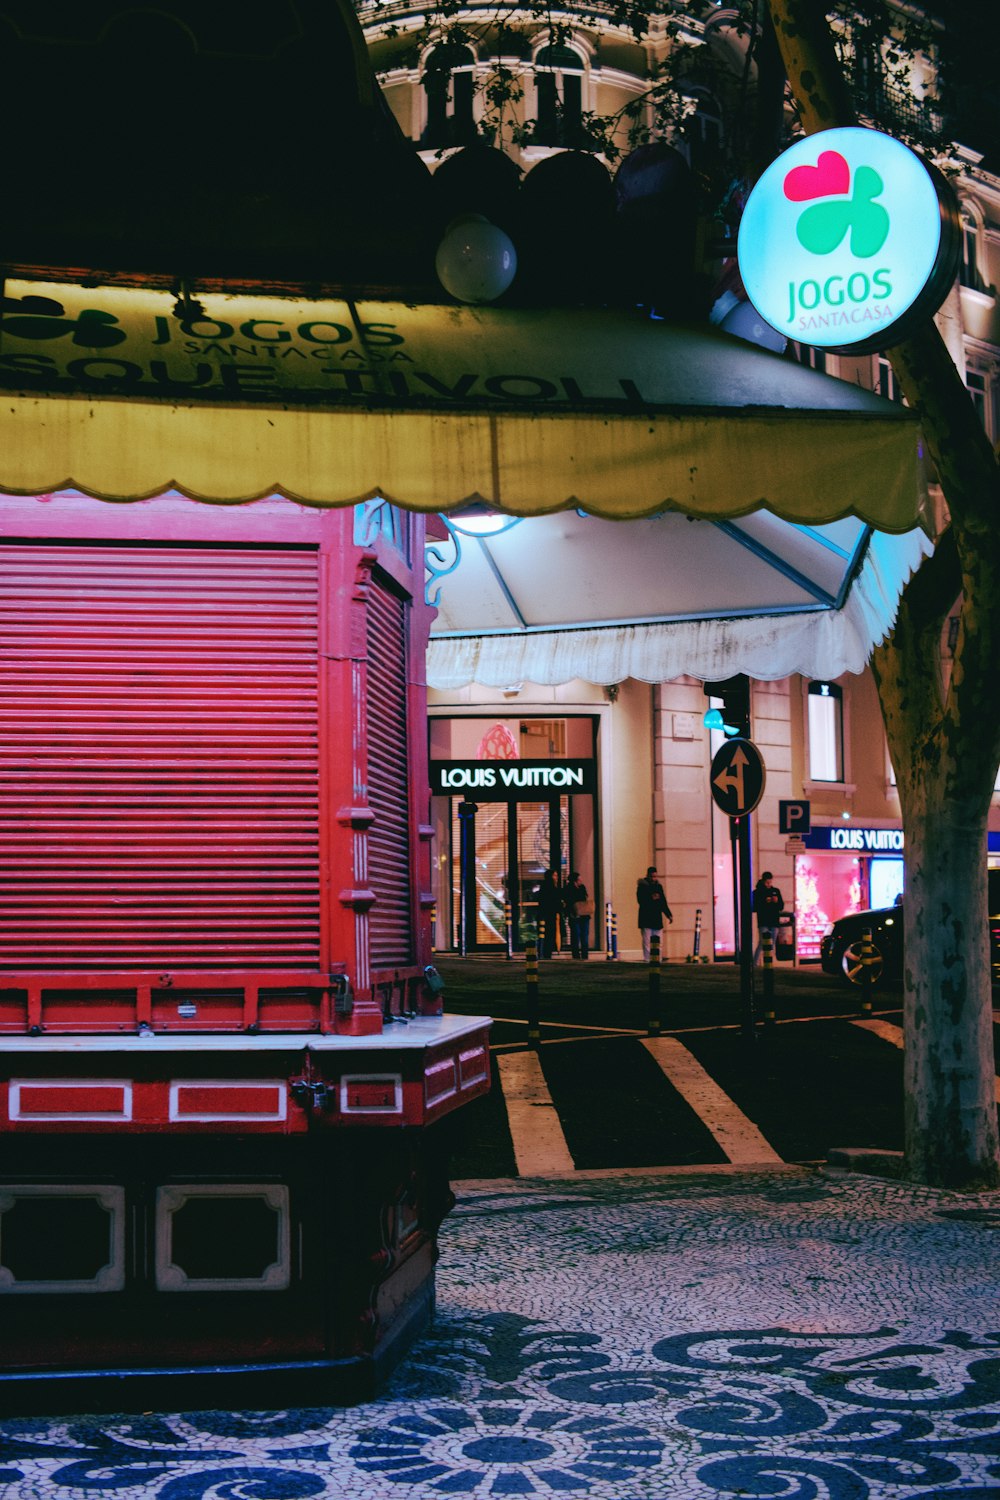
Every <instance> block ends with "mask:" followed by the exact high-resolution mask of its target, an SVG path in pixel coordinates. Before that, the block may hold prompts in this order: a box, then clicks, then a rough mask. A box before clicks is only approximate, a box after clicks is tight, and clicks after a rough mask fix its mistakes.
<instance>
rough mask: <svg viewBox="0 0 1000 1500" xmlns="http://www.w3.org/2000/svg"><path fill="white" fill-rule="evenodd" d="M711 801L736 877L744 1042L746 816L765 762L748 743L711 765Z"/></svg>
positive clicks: (758, 793) (747, 1005) (731, 743)
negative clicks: (726, 834) (726, 830)
mask: <svg viewBox="0 0 1000 1500" xmlns="http://www.w3.org/2000/svg"><path fill="white" fill-rule="evenodd" d="M709 775H710V778H711V792H712V799H713V801H714V802H715V804H716V806H717V807H720V808H721V809H722V811H723V812H724V813H725V814H726V816H727V817H728V818H729V819H730V820H731V821H730V833H731V835H732V839H733V866H734V874H735V876H736V913H737V924H736V945H737V947H736V951H737V955H738V957H739V964H740V1024H741V1030H742V1032H743V1036H744V1039H746V1040H749V1039H750V1038H752V1037H753V1035H754V1024H755V1014H754V1009H755V1007H754V973H753V914H752V912H753V908H752V897H753V866H752V855H751V849H750V814H751V813H752V812H753V810H754V808H755V807H756V806H757V804H758V802H759V801H760V799H761V797H762V796H763V795H764V783H765V781H766V779H767V772H766V770H765V767H764V759H763V757H762V755H761V753H760V751H759V750H758V749H757V746H756V745H755V744H753V742H752V741H751V740H746V739H742V738H740V739H734V740H727V741H726V743H725V744H724V745H722V746H720V748H719V749H718V750H717V751H716V753H715V756H714V757H713V759H712V769H711V771H710V773H709Z"/></svg>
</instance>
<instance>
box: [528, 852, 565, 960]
mask: <svg viewBox="0 0 1000 1500" xmlns="http://www.w3.org/2000/svg"><path fill="white" fill-rule="evenodd" d="M535 894H536V899H537V901H538V957H539V958H551V957H552V955H553V953H555V951H556V932H557V931H558V928H559V913H560V912H561V911H562V891H561V890H560V889H559V881H558V879H557V878H556V872H555V870H546V871H545V874H544V875H543V876H542V882H541V885H539V887H538V890H537V892H536V893H535Z"/></svg>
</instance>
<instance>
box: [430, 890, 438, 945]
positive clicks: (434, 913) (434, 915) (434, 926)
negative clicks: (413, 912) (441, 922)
mask: <svg viewBox="0 0 1000 1500" xmlns="http://www.w3.org/2000/svg"><path fill="white" fill-rule="evenodd" d="M437 945H438V909H437V902H435V903H434V905H433V906H432V907H431V949H432V951H433V952H435V953H436V952H437Z"/></svg>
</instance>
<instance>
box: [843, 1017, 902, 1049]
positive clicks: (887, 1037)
mask: <svg viewBox="0 0 1000 1500" xmlns="http://www.w3.org/2000/svg"><path fill="white" fill-rule="evenodd" d="M854 1025H855V1026H860V1027H861V1030H862V1031H870V1032H872V1034H873V1035H874V1036H880V1037H881V1038H882V1040H883V1042H891V1043H892V1045H893V1046H894V1047H898V1048H899V1049H900V1051H902V1048H903V1028H902V1026H893V1024H892V1022H891V1021H871V1020H868V1019H867V1018H866V1019H865V1020H863V1021H858V1020H855V1021H854Z"/></svg>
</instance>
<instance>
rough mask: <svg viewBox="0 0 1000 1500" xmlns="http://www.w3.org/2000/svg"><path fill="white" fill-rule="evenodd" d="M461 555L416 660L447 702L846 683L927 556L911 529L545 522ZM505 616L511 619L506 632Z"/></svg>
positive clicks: (469, 544) (760, 522)
mask: <svg viewBox="0 0 1000 1500" xmlns="http://www.w3.org/2000/svg"><path fill="white" fill-rule="evenodd" d="M560 532H561V535H559V534H557V533H560ZM748 532H749V533H750V535H748V534H747V533H748ZM734 533H738V534H734ZM432 545H433V544H432ZM449 545H450V544H448V543H445V544H437V548H438V550H439V551H441V552H444V553H447V549H448V547H449ZM461 546H462V556H461V562H460V563H459V565H458V567H457V568H456V569H455V571H454V572H453V573H451V574H450V575H448V576H446V577H444V578H443V579H442V583H441V591H440V613H439V615H438V619H437V622H436V625H435V628H434V633H433V634H432V637H431V643H430V648H429V651H428V656H427V680H428V683H429V684H430V686H432V687H435V688H441V689H445V690H448V689H456V688H459V687H463V686H465V685H467V684H468V683H472V682H477V683H480V684H482V685H483V686H485V687H500V688H502V687H507V686H509V685H511V684H514V683H519V682H535V683H539V684H544V685H549V686H554V685H556V684H559V683H565V682H569V681H572V680H574V679H577V678H580V679H582V680H583V681H586V682H592V683H599V684H608V683H613V682H620V681H622V680H624V679H625V678H627V677H635V678H638V679H640V680H641V681H644V682H664V681H667V680H669V679H670V678H672V677H678V676H681V675H689V676H693V677H699V678H702V679H703V680H714V679H721V678H725V677H729V676H731V675H733V674H734V673H736V672H746V673H747V674H748V675H749V676H751V677H755V678H759V679H763V680H769V679H774V678H780V677H786V676H788V675H789V674H791V673H795V672H799V673H802V674H804V675H805V676H808V677H810V678H819V679H830V678H836V677H839V676H840V675H841V674H842V673H844V672H860V671H862V670H863V668H864V666H865V664H866V662H867V660H868V658H869V656H870V655H871V652H872V649H873V647H874V646H875V645H876V644H877V643H878V642H879V641H880V640H882V639H883V637H884V636H885V634H886V633H887V632H888V630H889V629H890V628H891V626H892V622H893V619H894V617H895V613H896V608H897V605H898V600H899V594H900V592H901V590H902V588H903V585H904V584H905V583H906V580H907V578H908V577H909V576H910V574H911V573H912V572H913V571H914V570H915V569H916V568H917V567H918V566H919V564H920V561H921V559H922V558H923V557H924V556H926V555H927V554H928V553H929V551H930V550H931V549H930V543H929V542H928V540H927V538H926V536H925V535H924V533H923V532H922V531H920V530H914V531H911V532H909V533H907V534H906V535H903V536H887V535H884V534H882V533H879V532H874V533H870V534H869V533H868V532H867V530H866V528H863V527H860V526H859V525H858V523H856V522H849V521H845V522H840V523H836V524H835V525H834V526H830V527H823V528H807V529H805V530H803V529H801V528H798V527H795V526H789V525H788V524H787V523H785V522H781V521H779V520H778V519H777V518H776V517H773V516H756V517H752V518H748V520H747V521H744V522H741V523H739V524H738V525H732V526H727V527H726V528H725V529H720V528H719V527H716V526H713V525H711V524H708V523H704V522H686V521H685V520H683V518H680V517H671V516H663V517H659V518H657V519H656V520H653V521H632V522H625V523H615V522H602V521H597V520H595V519H594V518H590V517H588V518H581V517H579V516H573V517H567V516H562V517H547V518H544V519H542V520H538V521H531V522H523V523H521V524H520V525H518V526H516V527H514V528H513V529H512V530H511V531H509V532H506V533H504V534H503V535H502V536H500V537H495V538H491V539H485V540H480V539H470V538H463V539H462V541H461ZM487 553H488V554H489V555H488V557H487V555H486V554H487ZM699 556H700V558H701V560H702V561H701V565H700V566H697V565H696V559H697V558H698V557H699ZM793 560H794V561H793ZM497 574H499V579H498V577H497ZM822 594H826V596H827V602H825V603H824V602H823V600H822V599H821V598H820V597H819V596H820V595H822ZM841 600H842V602H840V601H841ZM657 601H658V602H657ZM512 608H514V609H517V610H518V612H519V614H520V617H521V620H522V621H524V623H523V624H521V625H519V627H518V628H517V629H514V630H512V629H511V628H510V623H511V622H510V613H511V610H512ZM504 614H506V617H507V618H506V622H505V624H506V628H504V624H502V623H501V619H502V617H503V616H504ZM560 614H561V615H562V620H561V621H559V622H557V619H556V617H557V616H558V615H560ZM602 615H603V617H604V620H605V621H606V623H602ZM581 621H582V622H584V623H582V624H581V623H580V622H581ZM475 622H478V624H479V628H478V629H477V628H476V624H475ZM463 626H464V628H463Z"/></svg>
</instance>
